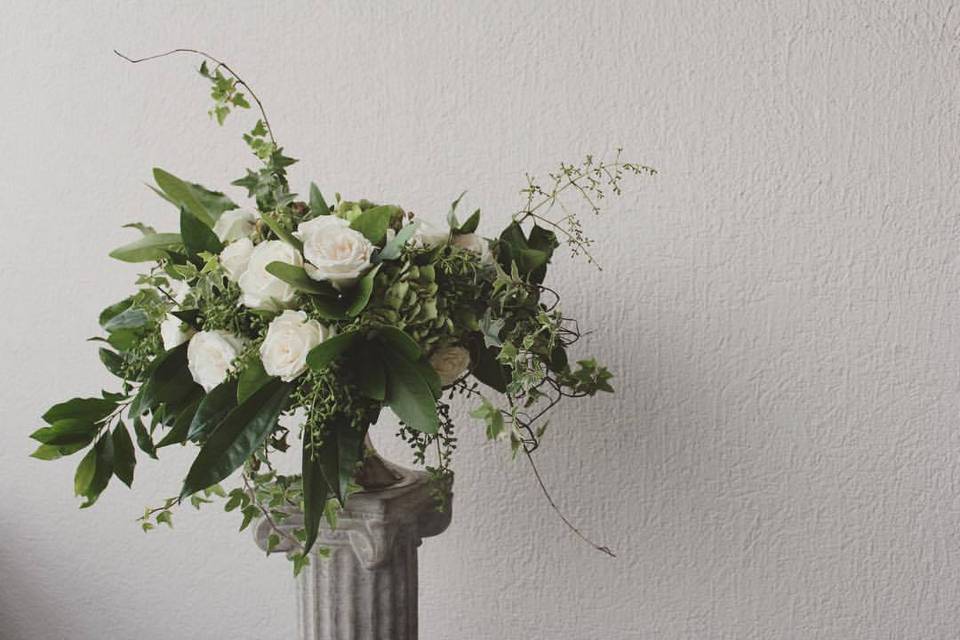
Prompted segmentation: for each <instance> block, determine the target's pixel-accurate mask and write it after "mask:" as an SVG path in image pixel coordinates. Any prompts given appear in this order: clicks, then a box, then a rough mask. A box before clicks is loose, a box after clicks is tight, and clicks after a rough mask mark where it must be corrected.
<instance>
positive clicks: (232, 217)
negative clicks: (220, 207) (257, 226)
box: [213, 209, 257, 242]
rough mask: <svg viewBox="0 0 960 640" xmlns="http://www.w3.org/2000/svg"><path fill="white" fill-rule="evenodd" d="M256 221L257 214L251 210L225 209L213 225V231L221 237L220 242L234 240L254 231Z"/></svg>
mask: <svg viewBox="0 0 960 640" xmlns="http://www.w3.org/2000/svg"><path fill="white" fill-rule="evenodd" d="M256 221H257V218H256V216H254V215H253V214H252V213H250V212H249V211H241V210H239V209H235V210H233V211H224V212H223V213H222V214H220V217H219V218H217V223H216V224H215V225H213V232H214V233H215V234H217V237H218V238H220V242H233V241H234V240H239V239H240V238H246V237H247V236H249V235H250V234H251V233H253V225H254V223H255V222H256Z"/></svg>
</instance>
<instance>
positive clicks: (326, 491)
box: [302, 439, 330, 554]
mask: <svg viewBox="0 0 960 640" xmlns="http://www.w3.org/2000/svg"><path fill="white" fill-rule="evenodd" d="M315 453H316V452H313V451H311V450H310V448H309V447H308V446H307V440H306V439H304V446H303V468H302V473H303V476H302V477H303V526H304V530H305V533H306V539H305V540H304V543H303V553H304V554H306V553H308V552H309V551H310V548H311V547H313V543H314V542H316V540H317V533H318V532H319V530H320V519H321V518H322V517H323V508H324V505H326V502H327V499H328V498H329V497H330V488H329V487H328V486H327V481H326V480H325V479H324V478H323V472H322V471H321V470H320V457H319V456H318V455H314V454H315Z"/></svg>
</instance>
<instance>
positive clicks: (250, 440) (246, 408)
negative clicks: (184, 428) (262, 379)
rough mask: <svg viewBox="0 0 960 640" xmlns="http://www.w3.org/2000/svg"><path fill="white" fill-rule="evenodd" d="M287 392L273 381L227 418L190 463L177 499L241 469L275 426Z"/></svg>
mask: <svg viewBox="0 0 960 640" xmlns="http://www.w3.org/2000/svg"><path fill="white" fill-rule="evenodd" d="M291 389H292V387H291V385H290V384H287V383H283V382H281V381H280V380H274V381H272V382H270V383H268V384H267V385H265V386H264V387H263V388H262V389H260V390H259V391H257V392H256V393H255V394H253V395H252V396H250V398H248V399H247V401H246V402H244V403H243V404H241V405H238V406H237V407H236V408H235V409H234V410H233V411H231V412H230V413H229V414H227V416H226V418H224V420H223V422H221V423H220V425H219V426H218V427H217V428H216V430H215V431H214V432H213V433H212V434H211V435H210V437H209V438H208V439H207V441H206V443H205V444H204V445H203V447H202V448H201V449H200V453H199V454H198V455H197V458H196V460H194V461H193V465H192V466H191V467H190V471H189V472H188V473H187V477H186V479H184V482H183V489H182V490H181V491H180V497H181V499H182V498H186V497H187V496H190V495H192V494H193V493H195V492H197V491H200V490H201V489H205V488H207V487H209V486H210V485H213V484H216V483H218V482H220V481H221V480H223V479H224V478H226V477H227V476H229V475H230V474H231V473H233V472H234V470H236V469H237V467H239V466H240V465H242V464H243V462H244V460H246V459H247V458H249V457H250V455H251V454H252V453H253V451H254V450H255V449H256V448H257V447H259V446H260V445H261V444H263V441H264V440H266V438H267V436H268V435H269V434H270V431H272V430H273V428H274V427H275V426H276V424H277V418H279V417H280V414H281V413H282V412H283V410H284V408H285V407H286V404H287V397H288V396H289V395H290V391H291Z"/></svg>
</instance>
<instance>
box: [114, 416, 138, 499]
mask: <svg viewBox="0 0 960 640" xmlns="http://www.w3.org/2000/svg"><path fill="white" fill-rule="evenodd" d="M111 437H112V439H113V474H114V475H115V476H117V478H119V479H120V481H121V482H123V483H124V484H125V485H127V486H128V487H129V486H131V485H132V484H133V470H134V468H135V467H136V465H137V456H136V454H135V453H134V452H133V440H131V439H130V433H129V432H128V431H127V427H126V425H124V424H123V422H117V426H115V427H114V428H113V435H112V436H111Z"/></svg>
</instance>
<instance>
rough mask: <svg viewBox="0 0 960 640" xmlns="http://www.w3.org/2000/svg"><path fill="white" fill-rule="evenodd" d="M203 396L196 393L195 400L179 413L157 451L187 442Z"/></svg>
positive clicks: (158, 444)
mask: <svg viewBox="0 0 960 640" xmlns="http://www.w3.org/2000/svg"><path fill="white" fill-rule="evenodd" d="M201 395H202V394H201V393H199V392H195V393H194V399H193V400H191V401H190V403H189V404H187V405H186V406H185V407H183V408H182V409H180V410H179V411H178V412H177V414H176V416H177V417H176V419H175V420H174V421H173V426H172V427H170V431H168V432H167V435H165V436H164V437H163V439H161V440H160V442H158V443H157V449H162V448H163V447H169V446H170V445H172V444H181V443H183V442H186V441H187V435H188V434H189V432H190V425H191V424H192V423H193V416H194V415H195V414H196V412H197V405H199V404H200V400H201Z"/></svg>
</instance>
